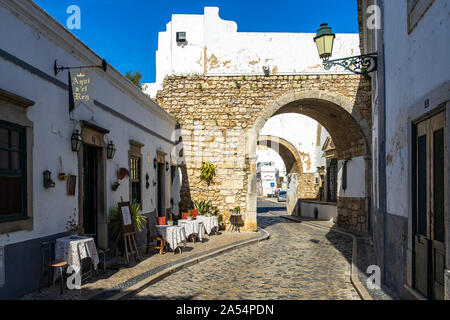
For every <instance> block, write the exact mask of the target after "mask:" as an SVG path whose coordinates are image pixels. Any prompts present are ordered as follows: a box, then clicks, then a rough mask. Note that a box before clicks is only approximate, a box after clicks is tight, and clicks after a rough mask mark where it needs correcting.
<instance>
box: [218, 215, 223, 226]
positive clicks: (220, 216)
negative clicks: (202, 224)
mask: <svg viewBox="0 0 450 320" xmlns="http://www.w3.org/2000/svg"><path fill="white" fill-rule="evenodd" d="M217 221H218V222H219V225H220V224H222V222H223V215H219V216H218V217H217Z"/></svg>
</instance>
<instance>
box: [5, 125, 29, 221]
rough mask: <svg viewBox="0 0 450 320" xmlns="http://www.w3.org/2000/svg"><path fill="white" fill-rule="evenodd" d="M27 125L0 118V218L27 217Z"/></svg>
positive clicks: (16, 218)
mask: <svg viewBox="0 0 450 320" xmlns="http://www.w3.org/2000/svg"><path fill="white" fill-rule="evenodd" d="M25 150H26V143H25V128H24V127H20V126H17V125H14V124H11V123H8V122H3V121H0V221H12V220H18V219H22V218H26V217H27V191H26V190H27V188H26V180H27V179H26V151H25Z"/></svg>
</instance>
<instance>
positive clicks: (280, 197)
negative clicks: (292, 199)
mask: <svg viewBox="0 0 450 320" xmlns="http://www.w3.org/2000/svg"><path fill="white" fill-rule="evenodd" d="M286 194H287V192H286V191H284V190H280V192H278V202H286Z"/></svg>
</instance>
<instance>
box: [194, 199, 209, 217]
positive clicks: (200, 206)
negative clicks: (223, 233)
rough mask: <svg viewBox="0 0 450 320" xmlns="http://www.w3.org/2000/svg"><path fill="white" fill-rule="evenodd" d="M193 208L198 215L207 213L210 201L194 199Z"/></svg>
mask: <svg viewBox="0 0 450 320" xmlns="http://www.w3.org/2000/svg"><path fill="white" fill-rule="evenodd" d="M194 208H195V209H194V210H197V212H198V214H199V215H200V216H204V215H208V214H209V213H211V208H212V201H206V200H201V201H194Z"/></svg>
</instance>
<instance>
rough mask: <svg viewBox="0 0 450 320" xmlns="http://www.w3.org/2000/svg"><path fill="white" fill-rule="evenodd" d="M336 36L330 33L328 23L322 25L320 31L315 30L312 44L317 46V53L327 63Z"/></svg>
mask: <svg viewBox="0 0 450 320" xmlns="http://www.w3.org/2000/svg"><path fill="white" fill-rule="evenodd" d="M335 37H336V35H335V34H334V33H333V32H332V31H331V27H329V26H328V23H322V24H321V25H320V29H319V30H317V33H316V36H315V38H314V42H315V43H316V46H317V51H318V52H319V56H320V58H321V59H322V60H324V61H327V60H328V59H329V58H330V57H331V54H332V53H333V44H334V38H335Z"/></svg>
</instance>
